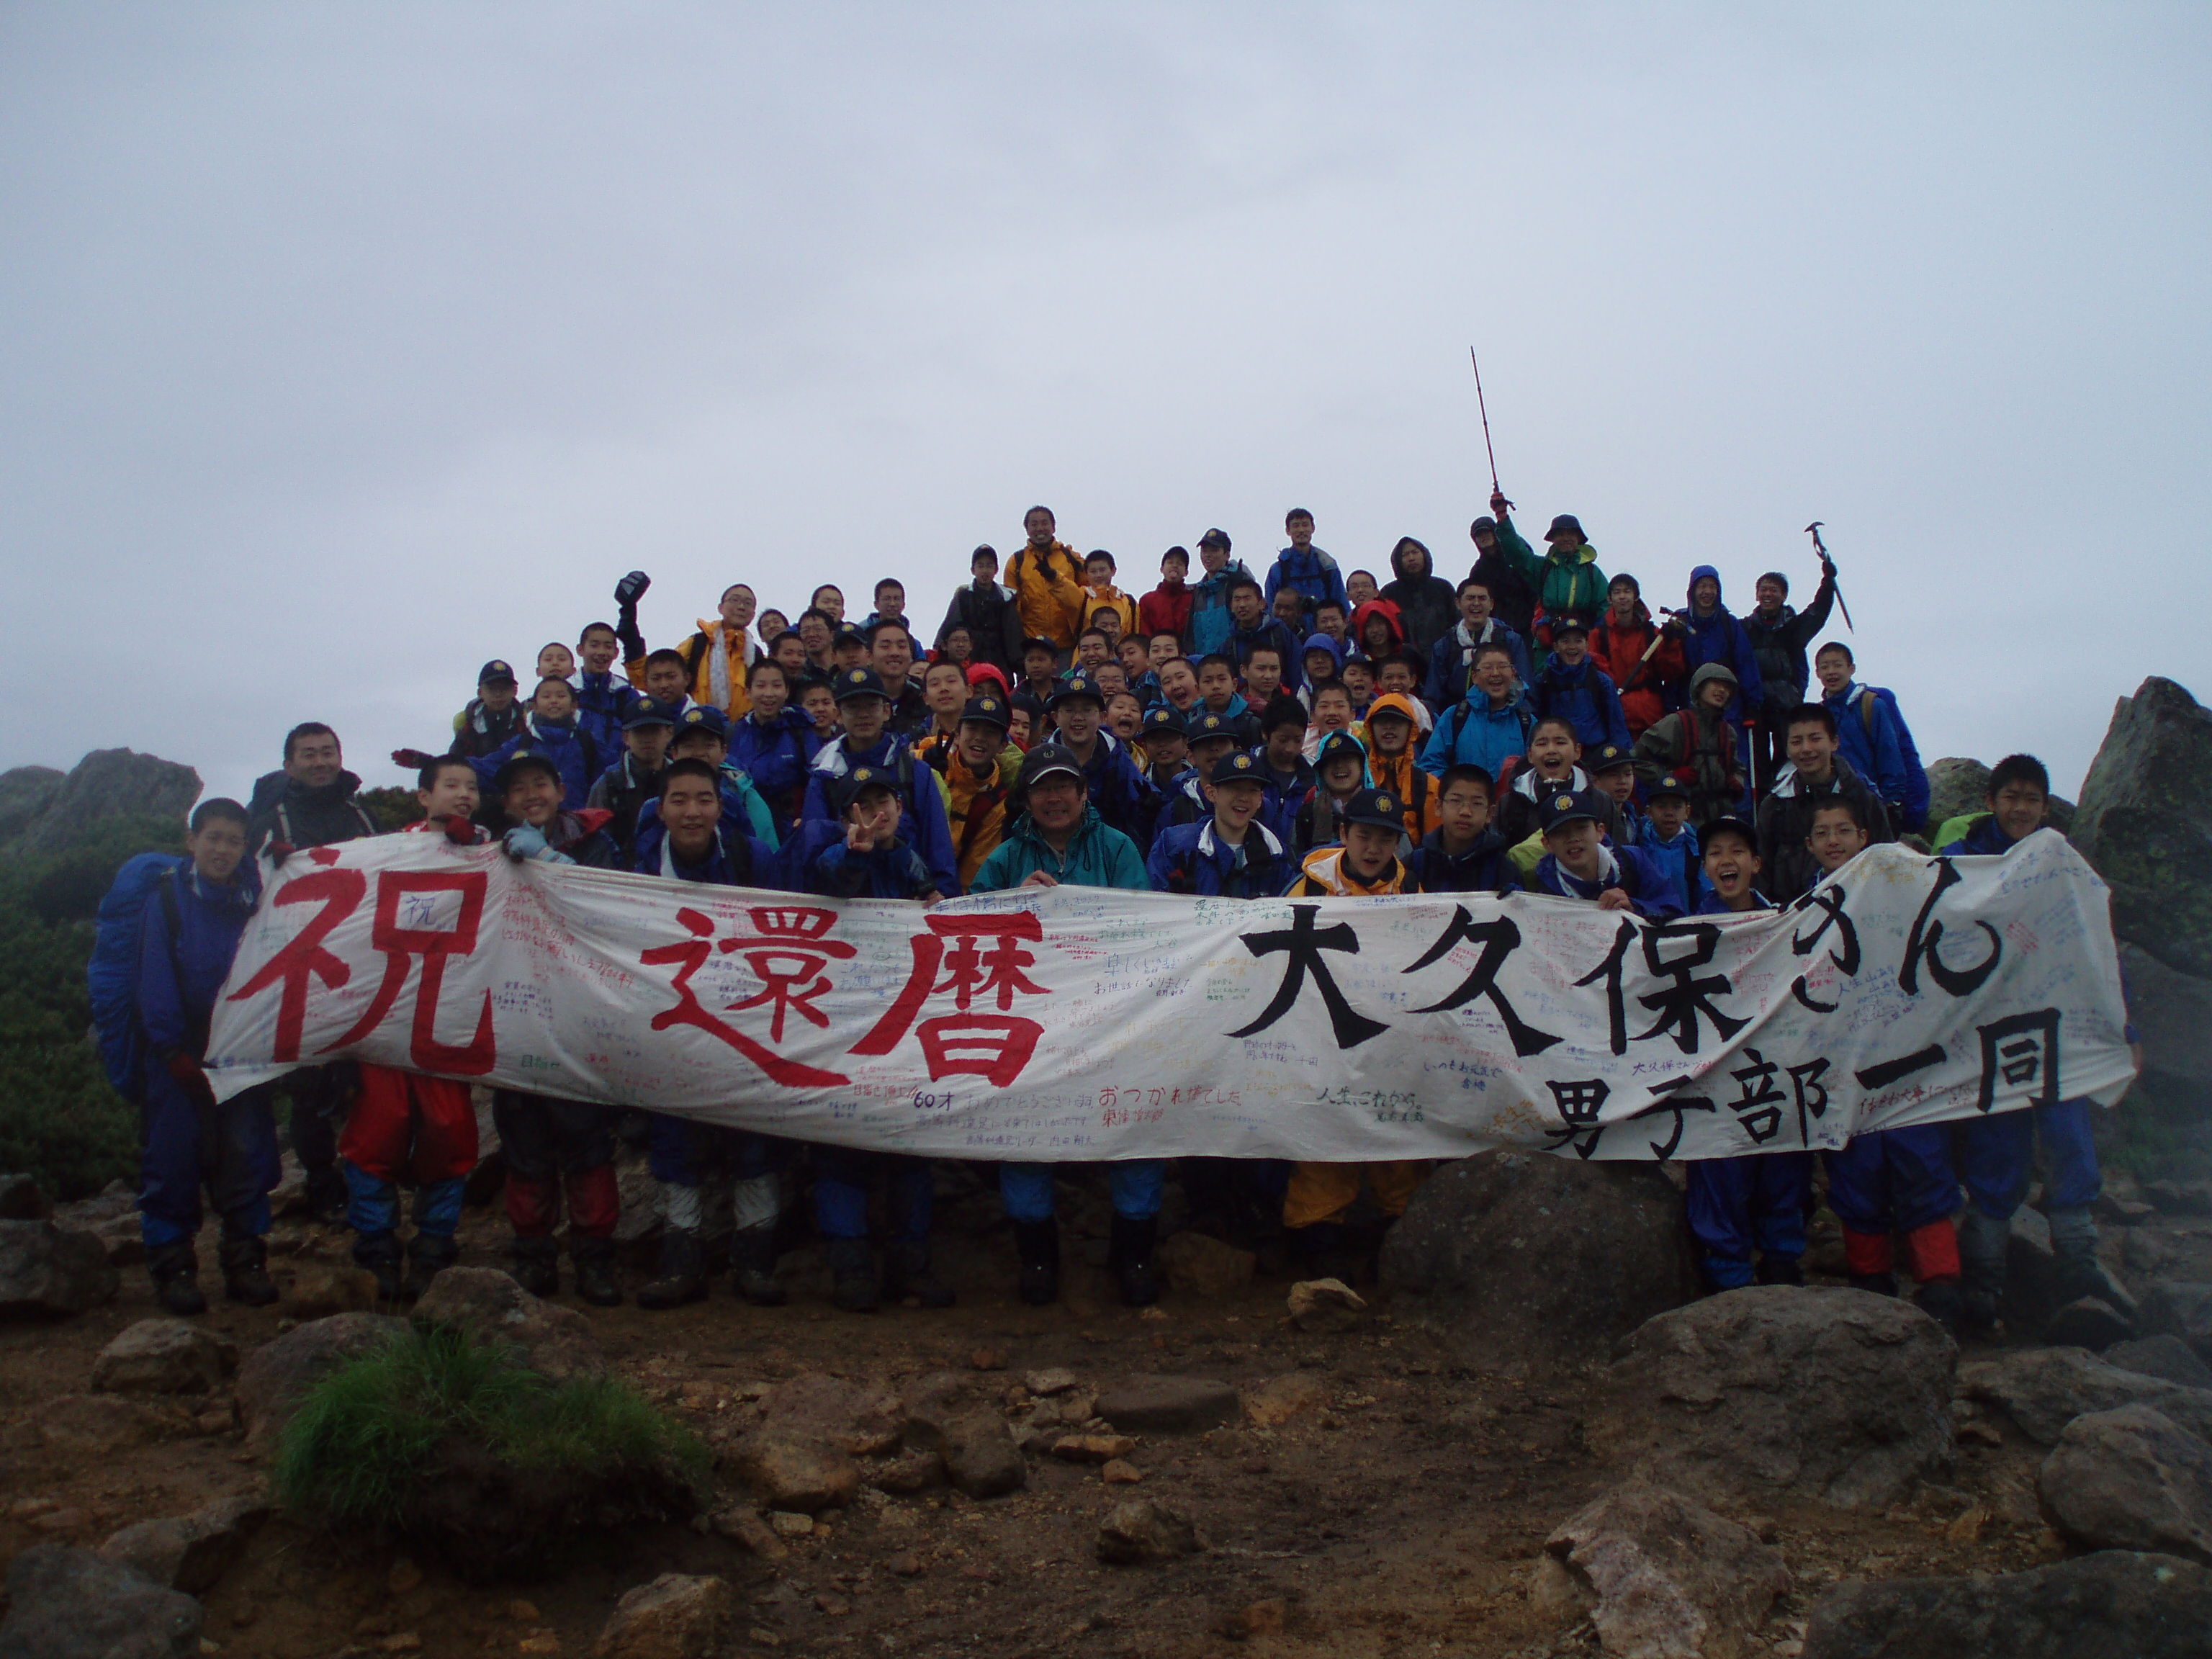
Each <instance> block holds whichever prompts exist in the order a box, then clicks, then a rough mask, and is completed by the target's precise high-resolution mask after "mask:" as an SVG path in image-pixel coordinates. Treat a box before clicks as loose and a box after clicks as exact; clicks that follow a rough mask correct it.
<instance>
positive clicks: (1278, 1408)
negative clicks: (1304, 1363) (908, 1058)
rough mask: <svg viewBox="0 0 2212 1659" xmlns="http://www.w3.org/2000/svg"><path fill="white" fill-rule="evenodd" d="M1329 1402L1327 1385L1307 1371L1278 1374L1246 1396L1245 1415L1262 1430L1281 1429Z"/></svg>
mask: <svg viewBox="0 0 2212 1659" xmlns="http://www.w3.org/2000/svg"><path fill="white" fill-rule="evenodd" d="M1327 1404H1328V1384H1327V1383H1323V1382H1322V1380H1321V1378H1319V1377H1317V1376H1313V1375H1311V1374H1310V1373H1309V1372H1305V1371H1292V1372H1291V1374H1290V1375H1289V1376H1279V1377H1277V1378H1276V1379H1275V1380H1274V1381H1273V1382H1272V1383H1268V1384H1267V1385H1266V1386H1265V1387H1264V1388H1261V1389H1258V1390H1256V1391H1255V1392H1254V1393H1252V1394H1249V1395H1246V1396H1245V1398H1244V1414H1245V1415H1246V1416H1247V1417H1249V1418H1250V1419H1252V1421H1253V1422H1254V1423H1255V1425H1258V1426H1259V1427H1261V1428H1263V1429H1273V1428H1279V1427H1280V1426H1281V1425H1284V1424H1285V1423H1287V1422H1289V1421H1290V1420H1291V1419H1292V1418H1294V1417H1296V1416H1297V1415H1298V1414H1299V1413H1303V1412H1316V1411H1319V1410H1320V1409H1321V1408H1322V1407H1323V1406H1325V1405H1327Z"/></svg>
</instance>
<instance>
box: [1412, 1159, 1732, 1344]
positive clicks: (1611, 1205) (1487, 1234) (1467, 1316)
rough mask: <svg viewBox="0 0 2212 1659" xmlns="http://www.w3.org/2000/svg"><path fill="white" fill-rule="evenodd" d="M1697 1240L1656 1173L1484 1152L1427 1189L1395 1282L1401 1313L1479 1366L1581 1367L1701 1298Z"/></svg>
mask: <svg viewBox="0 0 2212 1659" xmlns="http://www.w3.org/2000/svg"><path fill="white" fill-rule="evenodd" d="M1687 1237H1688V1234H1687V1231H1686V1226H1685V1225H1684V1220H1683V1208H1682V1197H1681V1194H1680V1193H1678V1192H1676V1191H1675V1190H1674V1186H1673V1184H1672V1183H1671V1182H1668V1179H1667V1177H1666V1176H1665V1175H1664V1174H1663V1173H1662V1171H1661V1170H1659V1169H1658V1168H1657V1166H1656V1165H1654V1164H1631V1163H1583V1162H1582V1161H1581V1160H1579V1159H1576V1158H1553V1157H1548V1156H1547V1155H1544V1154H1541V1153H1530V1152H1484V1153H1480V1154H1479V1155H1478V1156H1476V1157H1474V1158H1462V1159H1460V1160H1458V1161H1456V1162H1455V1163H1450V1164H1443V1165H1442V1166H1441V1167H1439V1168H1438V1169H1437V1171H1436V1173H1435V1174H1434V1175H1432V1176H1430V1177H1429V1179H1428V1180H1427V1181H1426V1182H1424V1183H1423V1185H1422V1187H1421V1189H1420V1190H1419V1192H1417V1193H1416V1194H1413V1202H1412V1203H1411V1204H1410V1205H1408V1206H1407V1210H1406V1213H1405V1216H1404V1218H1402V1219H1401V1221H1400V1222H1399V1223H1398V1225H1396V1226H1395V1227H1393V1228H1392V1229H1391V1230H1390V1233H1389V1237H1388V1238H1387V1239H1386V1240H1385V1241H1384V1243H1383V1263H1382V1274H1383V1285H1385V1286H1386V1287H1387V1288H1388V1289H1389V1291H1391V1292H1392V1293H1393V1296H1394V1297H1395V1300H1394V1302H1393V1304H1392V1305H1393V1312H1394V1314H1395V1316H1397V1317H1398V1318H1401V1319H1407V1320H1412V1321H1413V1322H1419V1323H1421V1324H1425V1325H1427V1326H1429V1327H1431V1328H1433V1329H1435V1330H1436V1331H1437V1333H1438V1334H1441V1335H1442V1336H1443V1337H1444V1338H1445V1340H1447V1341H1449V1343H1451V1344H1452V1346H1455V1347H1456V1348H1457V1349H1459V1350H1460V1352H1462V1354H1463V1355H1465V1356H1466V1357H1467V1358H1468V1359H1470V1360H1472V1361H1474V1362H1475V1363H1477V1364H1486V1365H1495V1366H1500V1367H1512V1368H1515V1369H1519V1368H1521V1367H1522V1366H1523V1365H1534V1366H1537V1367H1544V1366H1572V1365H1581V1364H1589V1363H1590V1362H1591V1361H1594V1360H1603V1359H1607V1358H1611V1357H1612V1355H1613V1352H1614V1350H1615V1349H1616V1348H1617V1347H1618V1346H1619V1345H1620V1340H1621V1339H1622V1338H1624V1337H1626V1335H1628V1334H1629V1333H1630V1332H1632V1331H1633V1330H1635V1329H1636V1328H1638V1326H1639V1325H1641V1324H1643V1323H1644V1321H1646V1320H1647V1319H1650V1317H1651V1316H1653V1315H1654V1314H1658V1313H1663V1312H1665V1311H1666V1310H1668V1309H1669V1308H1674V1307H1679V1306H1680V1304H1682V1303H1684V1302H1686V1301H1687V1300H1688V1299H1689V1298H1690V1297H1692V1296H1693V1295H1694V1294H1695V1293H1696V1285H1697V1279H1696V1270H1695V1267H1694V1265H1693V1264H1692V1261H1690V1258H1689V1254H1688V1251H1687V1249H1686V1244H1685V1241H1686V1238H1687Z"/></svg>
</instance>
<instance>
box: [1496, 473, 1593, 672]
mask: <svg viewBox="0 0 2212 1659" xmlns="http://www.w3.org/2000/svg"><path fill="white" fill-rule="evenodd" d="M1491 506H1492V508H1493V509H1494V510H1495V511H1496V512H1497V514H1498V551H1499V552H1501V553H1503V554H1504V556H1506V558H1507V559H1508V560H1509V561H1510V562H1511V564H1512V566H1513V569H1514V571H1515V573H1516V574H1518V575H1519V576H1520V578H1521V580H1523V581H1525V582H1527V583H1528V586H1530V587H1532V588H1534V589H1535V591H1536V603H1537V605H1539V606H1540V607H1541V611H1542V615H1541V617H1540V619H1539V620H1538V622H1537V623H1536V641H1537V642H1539V643H1541V645H1542V646H1543V647H1544V648H1545V649H1546V650H1547V651H1548V650H1550V648H1551V644H1552V630H1551V629H1550V627H1549V626H1548V623H1549V622H1550V621H1551V620H1553V619H1555V618H1557V617H1569V616H1572V617H1582V618H1583V620H1584V621H1585V622H1586V623H1595V621H1596V619H1597V617H1598V616H1599V614H1600V613H1601V612H1602V611H1604V609H1605V607H1606V603H1607V600H1606V580H1605V572H1604V571H1602V570H1601V569H1599V568H1598V562H1597V549H1595V547H1592V546H1591V545H1590V544H1589V541H1588V540H1587V539H1586V538H1584V537H1583V526H1582V520H1579V519H1577V518H1576V517H1575V515H1574V514H1573V513H1560V514H1559V517H1558V518H1556V519H1554V520H1552V527H1551V528H1550V529H1549V530H1547V531H1546V532H1544V540H1545V542H1546V543H1547V544H1548V545H1547V550H1546V551H1545V552H1544V553H1542V554H1541V555H1539V554H1538V553H1537V552H1536V550H1534V548H1532V547H1530V546H1529V545H1528V541H1527V540H1526V538H1523V537H1522V534H1521V532H1520V531H1519V530H1517V529H1516V528H1515V527H1514V524H1513V520H1511V519H1510V517H1508V516H1507V514H1506V512H1505V510H1504V509H1505V502H1504V498H1503V497H1498V498H1496V499H1493V500H1492V502H1491ZM1539 666H1540V667H1541V665H1539Z"/></svg>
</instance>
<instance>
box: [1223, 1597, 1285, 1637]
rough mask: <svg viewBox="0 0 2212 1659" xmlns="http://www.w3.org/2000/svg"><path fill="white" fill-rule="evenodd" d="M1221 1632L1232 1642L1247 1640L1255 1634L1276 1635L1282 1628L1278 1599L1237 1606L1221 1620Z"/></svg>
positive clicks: (1281, 1611)
mask: <svg viewBox="0 0 2212 1659" xmlns="http://www.w3.org/2000/svg"><path fill="white" fill-rule="evenodd" d="M1220 1629H1221V1633H1222V1634H1223V1635H1224V1636H1225V1637H1227V1638H1229V1639H1230V1640H1231V1641H1232V1642H1249V1641H1250V1640H1251V1639H1252V1638H1254V1637H1255V1636H1278V1635H1280V1634H1281V1633H1282V1629H1283V1604H1282V1603H1281V1602H1280V1601H1255V1602H1253V1603H1252V1605H1251V1606H1250V1607H1239V1608H1238V1609H1237V1611H1236V1612H1234V1613H1231V1614H1229V1615H1228V1616H1227V1617H1226V1618H1225V1619H1223V1620H1222V1621H1221V1626H1220Z"/></svg>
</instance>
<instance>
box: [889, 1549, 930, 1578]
mask: <svg viewBox="0 0 2212 1659" xmlns="http://www.w3.org/2000/svg"><path fill="white" fill-rule="evenodd" d="M884 1571H885V1572H888V1573H890V1574H892V1575H894V1576H895V1577H900V1578H918V1577H921V1557H920V1556H918V1555H916V1554H915V1553H914V1552H913V1551H912V1550H901V1551H900V1552H899V1553H897V1554H896V1555H891V1556H886V1557H885V1558H884Z"/></svg>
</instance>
